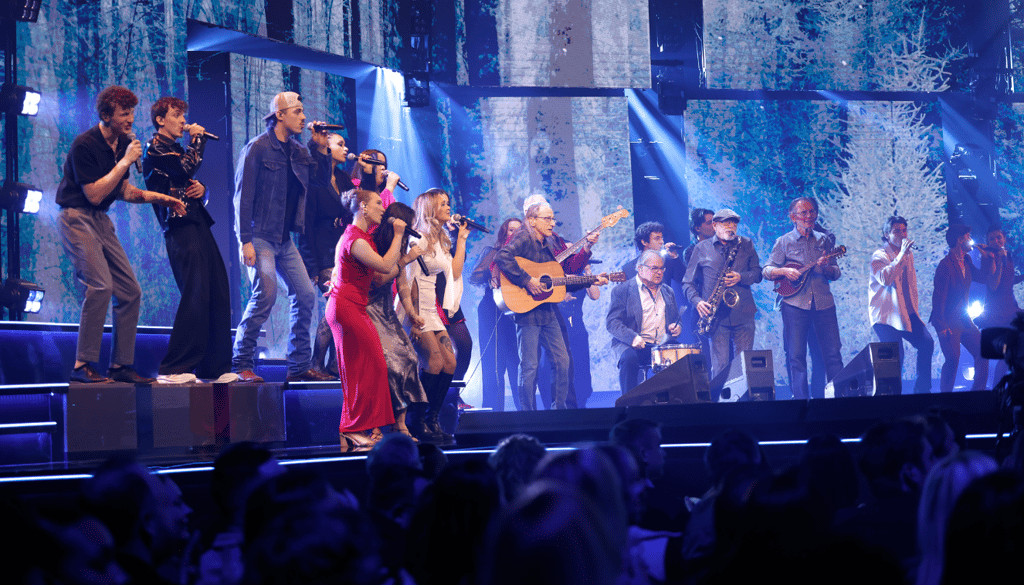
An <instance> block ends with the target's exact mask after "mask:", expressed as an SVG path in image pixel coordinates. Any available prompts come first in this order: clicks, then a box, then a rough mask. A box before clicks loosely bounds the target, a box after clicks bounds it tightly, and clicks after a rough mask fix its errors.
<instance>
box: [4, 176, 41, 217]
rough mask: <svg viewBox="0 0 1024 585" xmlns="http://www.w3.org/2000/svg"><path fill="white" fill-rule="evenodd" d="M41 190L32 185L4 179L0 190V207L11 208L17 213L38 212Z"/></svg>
mask: <svg viewBox="0 0 1024 585" xmlns="http://www.w3.org/2000/svg"><path fill="white" fill-rule="evenodd" d="M42 200H43V192H42V191H41V190H40V189H39V188H37V187H33V186H32V185H26V184H25V183H15V182H14V181H4V188H3V191H0V209H13V210H14V211H17V212H19V213H39V204H40V203H41V202H42Z"/></svg>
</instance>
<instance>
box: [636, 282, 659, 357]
mask: <svg viewBox="0 0 1024 585" xmlns="http://www.w3.org/2000/svg"><path fill="white" fill-rule="evenodd" d="M634 280H636V284H637V286H638V287H640V291H639V292H640V307H641V308H642V309H643V311H644V318H643V324H642V325H641V326H640V337H641V338H643V340H644V341H645V342H646V343H647V344H648V345H650V344H653V343H658V342H659V341H661V340H662V339H664V338H665V298H664V297H662V296H661V286H658V287H657V288H656V289H655V292H654V293H651V290H650V289H649V288H647V286H646V285H645V284H644V281H642V280H640V276H639V275H637V276H636V278H635V279H634Z"/></svg>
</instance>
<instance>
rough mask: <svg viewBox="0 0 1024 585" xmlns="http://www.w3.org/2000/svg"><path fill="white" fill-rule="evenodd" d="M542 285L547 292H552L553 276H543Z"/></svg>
mask: <svg viewBox="0 0 1024 585" xmlns="http://www.w3.org/2000/svg"><path fill="white" fill-rule="evenodd" d="M540 285H541V286H542V287H543V288H544V291H545V292H546V291H549V290H551V289H552V286H551V276H549V275H547V274H545V275H544V276H541V277H540Z"/></svg>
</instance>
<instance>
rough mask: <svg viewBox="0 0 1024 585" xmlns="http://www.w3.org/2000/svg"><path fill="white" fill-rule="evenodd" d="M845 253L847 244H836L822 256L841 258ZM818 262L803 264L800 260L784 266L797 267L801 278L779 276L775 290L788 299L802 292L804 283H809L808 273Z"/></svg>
mask: <svg viewBox="0 0 1024 585" xmlns="http://www.w3.org/2000/svg"><path fill="white" fill-rule="evenodd" d="M845 254H846V246H836V247H835V248H832V251H831V252H829V253H827V254H824V255H822V258H827V259H829V260H831V259H832V258H840V257H842V256H844V255H845ZM817 263H818V262H817V260H815V261H814V262H811V263H810V264H805V265H801V264H800V263H799V262H790V263H789V264H786V265H785V266H783V268H796V269H797V270H798V271H799V272H800V278H797V279H796V280H790V279H788V278H786V277H785V276H783V277H781V278H777V279H776V280H775V292H777V293H778V294H779V296H781V297H782V298H784V299H788V298H789V297H791V296H793V295H795V294H796V293H798V292H800V290H801V289H803V288H804V285H805V284H807V275H808V273H810V270H811V269H812V268H814V267H815V265H817Z"/></svg>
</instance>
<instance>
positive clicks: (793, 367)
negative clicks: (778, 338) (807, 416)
mask: <svg viewBox="0 0 1024 585" xmlns="http://www.w3.org/2000/svg"><path fill="white" fill-rule="evenodd" d="M811 323H813V324H814V332H815V333H816V334H817V335H818V345H819V346H820V347H821V354H822V357H823V358H824V361H825V375H826V377H827V378H828V379H829V380H831V379H832V378H834V377H835V376H836V374H838V373H839V372H840V370H842V369H843V356H842V354H841V353H840V349H841V348H842V341H840V339H839V320H838V319H837V317H836V307H835V305H833V306H832V307H830V308H828V309H806V310H805V309H799V308H797V307H794V306H793V305H790V304H787V303H782V336H783V344H784V347H785V350H786V369H787V370H788V371H789V386H790V388H791V389H792V390H793V398H798V399H801V400H806V399H807V331H808V329H810V327H811Z"/></svg>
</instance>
